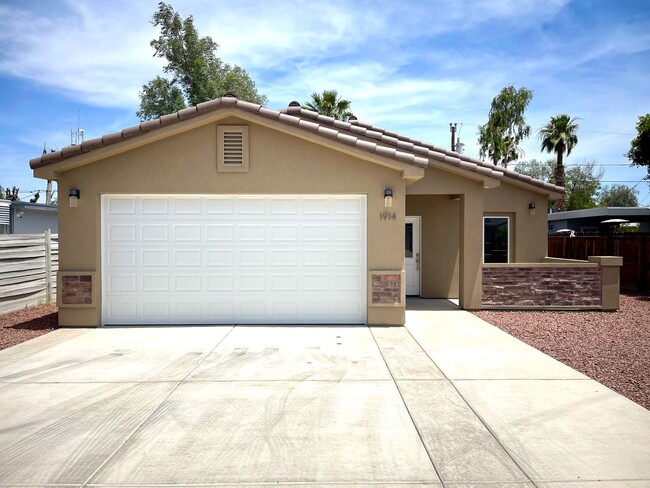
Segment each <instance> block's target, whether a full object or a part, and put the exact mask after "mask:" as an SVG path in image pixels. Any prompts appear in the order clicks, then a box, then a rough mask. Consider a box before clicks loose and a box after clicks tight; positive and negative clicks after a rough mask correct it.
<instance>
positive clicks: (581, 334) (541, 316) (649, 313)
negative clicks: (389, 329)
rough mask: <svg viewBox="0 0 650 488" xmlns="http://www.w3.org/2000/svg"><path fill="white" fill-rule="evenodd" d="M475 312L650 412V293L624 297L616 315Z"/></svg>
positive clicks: (596, 313)
mask: <svg viewBox="0 0 650 488" xmlns="http://www.w3.org/2000/svg"><path fill="white" fill-rule="evenodd" d="M474 314H475V315H476V316H477V317H480V318H481V319H483V320H485V321H487V322H490V323H491V324H494V325H496V326H497V327H499V328H500V329H502V330H504V331H506V332H507V333H509V334H510V335H512V336H514V337H516V338H517V339H519V340H521V341H523V342H525V343H527V344H530V345H531V346H533V347H535V348H536V349H539V350H540V351H542V352H544V353H546V354H548V355H549V356H552V357H554V358H555V359H557V360H558V361H561V362H563V363H564V364H566V365H568V366H571V367H572V368H574V369H577V370H578V371H580V372H582V373H584V374H586V375H587V376H589V377H591V378H593V379H595V380H597V381H599V382H600V383H602V384H604V385H605V386H607V387H609V388H611V389H612V390H614V391H616V392H618V393H620V394H621V395H623V396H626V397H627V398H629V399H630V400H633V401H635V402H637V403H638V404H639V405H642V406H643V407H645V408H647V409H649V410H650V295H642V294H632V293H623V294H621V308H620V310H619V311H617V312H505V311H504V312H502V311H481V312H475V313H474Z"/></svg>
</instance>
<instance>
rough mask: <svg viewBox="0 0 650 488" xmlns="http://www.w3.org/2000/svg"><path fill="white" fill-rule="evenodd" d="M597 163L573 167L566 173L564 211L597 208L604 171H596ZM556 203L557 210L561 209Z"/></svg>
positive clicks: (592, 162) (586, 163)
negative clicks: (597, 195)
mask: <svg viewBox="0 0 650 488" xmlns="http://www.w3.org/2000/svg"><path fill="white" fill-rule="evenodd" d="M597 165H598V163H597V162H596V161H591V162H585V163H583V164H580V165H577V166H573V167H571V168H570V169H569V170H568V171H567V172H566V205H565V208H562V210H582V209H584V208H594V207H596V206H597V205H596V194H597V193H598V190H599V189H600V180H601V179H602V177H603V173H604V171H603V169H602V168H601V169H596V168H597ZM558 203H559V200H558V202H556V205H555V209H556V211H558V212H561V211H562V210H560V209H559V206H558V205H557V204H558Z"/></svg>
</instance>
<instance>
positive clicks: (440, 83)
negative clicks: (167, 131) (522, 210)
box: [0, 0, 650, 206]
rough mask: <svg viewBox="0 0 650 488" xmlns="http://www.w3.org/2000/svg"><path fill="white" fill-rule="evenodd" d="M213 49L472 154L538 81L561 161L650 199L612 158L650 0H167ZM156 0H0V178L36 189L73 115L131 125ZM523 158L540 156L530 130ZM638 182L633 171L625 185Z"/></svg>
mask: <svg viewBox="0 0 650 488" xmlns="http://www.w3.org/2000/svg"><path fill="white" fill-rule="evenodd" d="M169 3H172V5H173V6H174V7H175V9H176V10H177V11H179V12H180V14H181V15H182V16H187V15H193V16H194V18H195V24H196V26H197V27H198V29H199V33H200V34H201V35H210V36H211V37H212V38H213V39H214V40H215V41H217V42H218V43H219V45H220V49H219V53H218V54H219V56H220V57H221V58H222V59H223V60H224V61H226V62H229V63H234V64H238V65H240V66H242V67H243V68H245V69H246V70H247V71H248V72H249V73H250V74H251V76H252V78H253V79H254V80H255V81H256V84H257V86H258V88H259V91H260V92H261V93H264V94H266V95H267V96H268V98H269V103H268V106H269V107H270V108H283V107H286V106H287V105H288V103H289V102H290V101H292V100H298V101H300V102H304V101H306V100H307V99H308V98H309V95H310V94H311V93H312V92H313V91H322V90H323V89H331V88H335V89H338V91H339V93H340V94H341V95H342V96H343V97H345V98H347V99H349V100H351V101H352V109H353V112H354V113H355V115H357V117H358V118H359V119H360V120H363V121H365V122H372V123H373V124H376V125H379V126H382V127H385V128H387V129H390V130H394V131H397V132H401V133H403V134H405V135H408V136H411V137H415V138H418V139H422V140H425V141H428V142H431V143H434V144H437V145H439V146H444V147H447V146H448V144H449V122H457V123H458V125H459V127H460V138H461V140H462V141H463V142H464V143H465V144H466V146H465V152H466V154H469V155H471V156H478V147H477V144H476V138H477V136H476V133H477V127H478V124H483V123H485V122H486V120H487V114H488V111H489V107H490V102H491V100H492V98H493V97H494V96H495V95H496V94H497V93H498V92H499V91H500V90H501V88H503V87H504V86H507V85H509V84H514V85H515V86H516V87H521V86H525V87H527V88H529V89H531V90H532V91H533V93H534V97H533V100H532V102H531V104H530V106H529V108H528V111H527V112H526V119H527V121H528V123H529V124H530V125H531V126H532V128H533V129H534V130H535V131H536V130H537V129H538V128H539V127H541V126H542V125H544V124H545V123H546V122H548V120H549V119H550V117H551V116H554V115H557V114H560V113H567V114H569V115H571V116H572V117H579V118H580V121H579V123H580V131H579V133H578V137H579V143H578V145H577V146H576V148H575V149H574V151H573V152H572V153H571V155H570V156H569V158H568V159H567V161H566V162H567V164H569V165H571V164H576V163H580V162H584V161H593V160H595V161H597V162H598V163H599V164H601V165H602V168H603V169H604V170H605V175H604V177H603V183H604V184H605V185H609V184H612V183H615V182H617V183H618V182H621V183H624V184H627V185H629V186H631V187H633V186H635V185H636V186H635V189H636V190H638V191H639V194H638V196H639V201H640V203H641V204H643V205H646V206H648V205H650V191H649V185H648V183H646V182H641V183H638V182H639V181H640V180H641V179H642V178H643V176H644V175H645V174H646V171H645V169H643V168H630V167H629V165H628V160H627V159H626V158H625V157H624V153H626V152H627V151H628V149H629V146H630V140H631V139H632V138H633V137H634V135H635V124H636V121H637V118H638V116H639V115H642V114H645V113H648V112H650V90H649V89H648V87H649V86H650V81H649V80H650V2H647V1H645V0H630V1H626V0H611V1H604V0H577V1H569V0H494V1H484V0H454V1H453V2H449V1H447V0H445V1H437V0H436V1H422V0H420V1H401V2H397V1H352V0H348V1H335V0H328V1H276V0H259V1H253V0H251V1H246V0H241V1H237V2H214V1H212V0H205V1H203V0H182V1H181V0H176V1H172V2H169ZM156 6H157V1H155V0H102V1H97V0H15V1H14V0H0V107H1V109H0V185H2V186H13V185H15V186H19V187H20V188H21V197H22V198H23V199H27V198H28V197H29V192H30V191H33V190H37V189H41V190H44V188H45V182H44V181H41V180H37V179H34V178H33V177H32V175H31V170H30V169H29V165H28V161H29V159H31V158H32V157H36V156H38V155H39V154H40V153H41V151H42V149H43V144H44V143H46V144H47V147H48V149H50V148H53V149H61V148H62V147H64V146H66V145H68V144H70V131H71V130H72V129H76V128H77V120H78V118H79V119H80V127H81V128H83V129H84V131H85V136H86V138H94V137H98V136H101V135H103V134H106V133H110V132H114V131H116V130H119V129H122V128H124V127H128V126H131V125H134V124H136V123H137V122H138V119H137V117H136V116H135V111H136V110H137V109H138V102H139V99H138V91H139V89H140V87H141V86H142V85H143V84H144V83H146V82H147V81H148V80H150V79H151V78H153V77H154V76H156V75H157V74H160V73H161V70H162V66H163V62H162V61H161V60H159V59H156V58H153V57H152V55H153V51H152V49H151V47H150V46H149V41H150V40H151V39H152V38H154V37H156V36H157V31H156V30H155V29H154V28H153V26H152V25H151V24H150V23H149V21H150V19H151V16H152V14H153V12H154V11H155V10H156ZM522 149H523V150H524V152H525V159H531V158H536V159H545V158H547V157H548V155H546V154H541V153H540V150H539V142H538V140H537V138H536V137H535V136H533V137H531V138H530V139H528V140H526V141H525V142H524V143H523V144H522ZM637 183H638V184H637Z"/></svg>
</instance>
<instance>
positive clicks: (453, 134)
mask: <svg viewBox="0 0 650 488" xmlns="http://www.w3.org/2000/svg"><path fill="white" fill-rule="evenodd" d="M456 125H457V124H456V122H454V123H451V122H449V130H450V131H451V150H452V151H454V152H455V151H456Z"/></svg>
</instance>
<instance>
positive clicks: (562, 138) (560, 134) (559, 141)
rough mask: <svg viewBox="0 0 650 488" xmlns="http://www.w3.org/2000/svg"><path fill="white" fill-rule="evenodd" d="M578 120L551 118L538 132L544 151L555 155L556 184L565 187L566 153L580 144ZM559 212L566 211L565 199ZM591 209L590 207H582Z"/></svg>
mask: <svg viewBox="0 0 650 488" xmlns="http://www.w3.org/2000/svg"><path fill="white" fill-rule="evenodd" d="M576 120H577V119H576V118H575V117H574V118H571V117H569V116H568V115H566V114H561V115H556V116H555V117H551V120H550V121H549V122H548V124H546V125H545V126H544V127H542V128H540V129H539V131H538V136H539V140H540V141H541V144H542V151H546V152H549V153H555V155H556V158H557V159H556V164H555V184H556V185H558V186H565V181H564V180H565V174H564V173H565V171H564V153H565V152H566V155H567V156H568V155H569V154H571V151H572V150H573V148H574V147H575V146H576V144H578V136H577V132H578V128H579V126H578V124H577V123H576ZM556 208H557V211H558V212H561V211H563V210H564V209H565V201H564V198H560V199H559V200H558V201H557V203H556ZM581 208H590V207H581Z"/></svg>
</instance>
